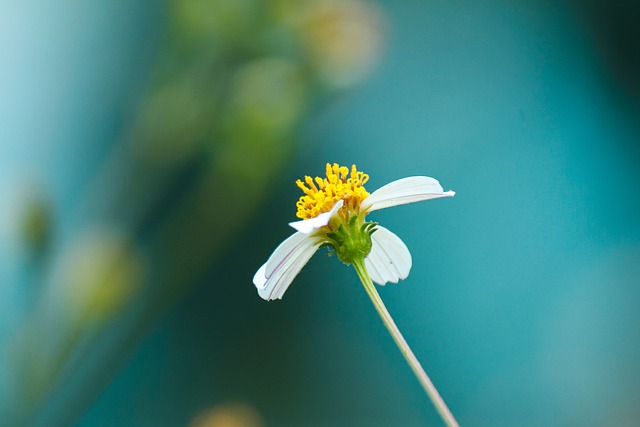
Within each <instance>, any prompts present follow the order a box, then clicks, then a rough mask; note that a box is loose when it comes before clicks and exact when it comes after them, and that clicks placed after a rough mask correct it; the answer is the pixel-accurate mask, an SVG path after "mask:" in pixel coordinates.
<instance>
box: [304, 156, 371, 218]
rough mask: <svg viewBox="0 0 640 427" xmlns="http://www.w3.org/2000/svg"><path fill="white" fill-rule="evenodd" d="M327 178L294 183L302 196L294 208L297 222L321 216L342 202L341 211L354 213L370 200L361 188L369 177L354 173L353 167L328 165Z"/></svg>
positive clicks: (354, 166) (361, 173) (362, 173)
mask: <svg viewBox="0 0 640 427" xmlns="http://www.w3.org/2000/svg"><path fill="white" fill-rule="evenodd" d="M326 175H327V177H326V178H321V177H319V176H318V177H316V178H315V179H313V178H311V177H310V176H305V177H304V182H303V181H302V180H300V179H299V180H297V181H296V185H297V186H298V187H300V189H301V190H302V191H303V192H304V196H301V197H300V199H299V200H298V202H297V203H296V206H297V207H298V212H297V213H296V216H297V217H298V218H300V219H311V218H315V217H316V216H318V215H320V214H321V213H323V212H329V211H330V210H331V208H332V207H333V205H335V204H336V202H337V201H338V200H341V199H342V200H344V206H343V207H342V208H341V211H342V210H346V211H353V212H357V211H358V209H359V206H360V203H361V202H362V201H363V200H364V199H366V198H367V197H369V193H367V190H365V188H364V187H363V185H364V184H365V183H366V182H367V181H368V180H369V175H367V174H366V173H364V172H360V171H358V170H357V169H356V165H353V166H351V174H349V168H348V167H346V166H340V165H338V164H337V163H334V164H333V165H331V164H329V163H327V168H326Z"/></svg>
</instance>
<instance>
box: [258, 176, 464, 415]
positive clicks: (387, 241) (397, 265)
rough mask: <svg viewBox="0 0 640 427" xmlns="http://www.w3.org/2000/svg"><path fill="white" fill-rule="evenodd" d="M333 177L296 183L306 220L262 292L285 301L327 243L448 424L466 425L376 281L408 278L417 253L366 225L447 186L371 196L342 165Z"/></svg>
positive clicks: (261, 280)
mask: <svg viewBox="0 0 640 427" xmlns="http://www.w3.org/2000/svg"><path fill="white" fill-rule="evenodd" d="M325 175H326V176H325V177H316V178H311V177H310V176H305V177H304V181H303V180H298V181H297V182H296V184H297V185H298V187H300V189H301V190H302V191H303V193H304V194H303V195H302V196H301V197H300V199H299V200H298V202H297V203H296V206H297V208H298V212H297V213H296V216H297V217H298V218H300V220H299V221H295V222H291V223H289V225H290V226H291V227H293V228H294V229H295V230H296V232H295V233H293V234H292V235H291V236H289V237H288V238H287V239H285V240H284V241H283V242H282V243H281V244H280V245H279V246H278V247H277V248H276V250H275V251H273V253H272V254H271V256H270V257H269V259H268V260H267V262H266V263H265V264H263V265H262V267H260V269H258V271H257V272H256V274H255V275H254V276H253V283H254V285H255V286H256V288H257V289H258V294H259V295H260V297H262V298H263V299H265V300H273V299H281V298H282V296H283V295H284V293H285V292H286V290H287V289H288V288H289V285H291V282H292V281H293V279H294V278H295V277H296V276H297V275H298V273H299V272H300V270H302V267H304V266H305V264H306V263H307V262H308V261H309V259H311V257H312V256H313V254H314V253H316V251H317V250H318V249H319V248H321V247H322V246H327V247H329V248H330V249H331V250H332V251H333V252H334V253H335V254H336V255H337V257H338V258H339V259H340V260H341V261H342V262H343V263H345V264H347V265H353V267H354V268H355V270H356V272H357V273H358V277H359V278H360V280H361V281H362V284H363V286H364V288H365V290H366V292H367V294H368V295H369V298H370V299H371V301H372V302H373V305H374V306H375V308H376V310H377V311H378V314H379V315H380V317H381V318H382V320H383V322H384V324H385V326H386V327H387V329H388V330H389V332H390V333H391V336H392V337H393V339H394V340H395V342H396V345H397V346H398V347H399V349H400V351H401V352H402V354H403V356H404V357H405V359H406V360H407V362H408V363H409V366H410V367H411V369H412V370H413V372H414V374H415V375H416V377H417V378H418V381H420V384H421V385H422V387H423V388H424V389H425V391H426V392H427V394H428V396H429V397H430V398H431V401H432V402H433V403H434V405H435V407H436V409H437V410H438V412H439V414H440V416H441V417H442V419H443V421H444V422H445V423H446V424H447V425H448V426H450V427H455V426H458V423H457V422H456V420H455V418H454V417H453V415H452V414H451V411H450V410H449V408H448V407H447V405H446V404H445V403H444V400H443V399H442V397H440V394H439V393H438V391H437V390H436V388H435V386H434V385H433V383H432V382H431V380H430V379H429V377H428V376H427V374H426V372H425V371H424V369H423V368H422V366H421V365H420V362H419V361H418V359H417V358H416V357H415V355H414V354H413V352H412V351H411V349H410V348H409V345H408V344H407V342H406V341H405V339H404V337H403V336H402V334H401V333H400V330H399V329H398V327H397V326H396V324H395V322H394V321H393V318H392V317H391V315H390V314H389V312H388V311H387V309H386V307H385V305H384V303H383V302H382V299H381V298H380V296H379V295H378V292H377V290H376V288H375V286H374V285H373V282H375V283H377V284H379V285H384V284H386V283H387V282H392V283H398V281H399V280H400V279H406V278H407V276H408V275H409V271H410V270H411V264H412V261H411V253H410V252H409V250H408V249H407V246H406V245H405V244H404V243H403V242H402V240H400V238H399V237H398V236H396V235H395V234H393V233H392V232H391V231H389V230H387V229H386V228H384V227H382V226H380V225H378V224H377V223H375V222H370V221H366V216H367V215H368V214H369V213H371V212H374V211H377V210H380V209H385V208H390V207H392V206H398V205H404V204H407V203H414V202H420V201H423V200H430V199H437V198H440V197H451V196H453V195H455V192H453V191H444V190H443V189H442V186H440V183H439V182H438V181H437V180H436V179H434V178H429V177H426V176H411V177H407V178H402V179H399V180H397V181H393V182H390V183H389V184H387V185H384V186H382V187H380V188H379V189H377V190H376V191H374V192H373V193H371V194H369V193H368V192H367V190H366V189H365V188H364V184H366V183H367V181H368V180H369V176H368V175H367V174H365V173H364V172H361V171H358V170H357V168H356V166H355V165H353V166H351V169H349V168H347V167H346V166H340V165H338V164H336V163H334V164H329V163H327V165H326V174H325Z"/></svg>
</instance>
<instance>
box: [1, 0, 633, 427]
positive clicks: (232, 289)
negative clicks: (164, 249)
mask: <svg viewBox="0 0 640 427" xmlns="http://www.w3.org/2000/svg"><path fill="white" fill-rule="evenodd" d="M379 4H380V5H381V7H382V11H383V13H384V16H385V19H386V22H387V25H386V31H387V34H386V37H387V39H386V43H387V45H386V52H385V55H384V57H383V59H382V60H381V62H380V64H379V65H378V66H377V68H376V70H375V72H374V73H373V74H372V75H371V76H370V78H369V79H368V80H367V81H366V82H364V83H363V84H362V85H361V86H360V87H358V88H356V89H353V90H351V91H349V92H347V93H346V94H343V95H341V96H340V97H339V98H338V99H337V101H336V102H334V103H332V104H331V106H330V107H329V108H327V109H324V110H323V111H321V112H318V113H317V114H316V115H314V116H313V117H312V118H311V120H310V121H309V122H308V123H307V124H306V126H305V127H304V129H303V131H302V133H303V135H302V137H301V140H300V141H299V144H298V146H297V151H296V153H295V155H294V157H293V158H292V159H291V161H290V162H289V163H288V166H287V167H286V168H285V170H284V172H283V173H282V174H281V175H280V176H279V177H278V178H277V179H274V180H273V182H270V183H269V194H268V197H267V199H266V202H264V203H263V204H262V208H261V210H260V212H259V214H258V215H256V216H254V217H253V219H252V220H251V222H250V223H249V224H248V225H246V227H244V229H243V230H242V232H241V233H240V236H239V238H237V239H235V240H234V241H233V242H232V244H231V245H230V246H229V247H228V251H227V252H226V254H225V255H224V256H223V258H222V259H221V260H220V261H219V262H217V263H216V265H215V266H212V268H211V271H210V272H209V273H208V274H207V277H206V279H205V280H202V281H201V283H199V285H198V286H197V287H196V288H195V289H193V290H191V291H190V292H189V293H188V294H187V295H186V296H185V297H184V298H182V299H181V300H180V301H179V302H178V303H177V304H176V305H175V306H174V307H173V308H172V309H171V310H170V311H169V312H168V313H166V314H165V315H164V316H162V317H161V318H160V320H159V322H158V323H157V324H156V325H155V326H154V327H153V328H151V331H150V333H149V334H148V336H147V337H146V338H145V339H144V340H143V341H142V342H140V344H139V345H138V346H137V347H136V348H135V350H134V351H133V352H132V353H131V354H130V356H129V357H128V358H127V360H126V361H125V363H124V364H123V366H122V367H121V370H120V371H119V372H117V374H116V375H115V376H114V377H113V379H112V380H111V381H110V382H109V383H108V385H107V387H106V388H105V389H104V391H103V392H102V393H101V394H100V396H99V397H98V399H97V400H96V401H95V402H93V403H91V404H90V405H89V406H88V408H87V409H86V411H81V412H83V415H82V416H81V418H80V420H79V421H78V423H77V425H80V426H86V427H89V426H165V425H166V426H174V425H188V423H189V421H190V420H191V419H192V418H193V417H194V416H195V415H196V414H197V413H198V412H200V411H201V410H203V409H205V408H207V407H211V406H215V405H219V404H221V403H224V402H229V401H240V402H244V403H247V404H249V405H251V406H253V407H255V408H256V409H257V410H258V412H259V413H260V414H261V416H262V417H263V419H264V422H265V425H268V426H276V427H281V426H292V427H293V426H305V427H307V426H308V427H315V426H318V427H320V426H337V427H339V426H370V427H375V426H381V427H382V426H421V425H440V424H439V423H440V421H439V419H438V417H437V414H436V412H435V410H434V409H433V407H432V406H431V404H430V403H429V401H428V399H427V398H426V396H424V394H423V392H422V390H421V388H420V386H419V384H418V383H417V381H416V380H415V378H414V377H413V376H412V374H411V371H410V370H409V368H408V367H407V366H406V364H405V362H404V360H403V359H402V357H401V355H400V353H399V352H398V351H397V349H396V348H395V346H394V344H393V342H392V340H391V338H390V337H389V336H388V334H387V332H386V330H385V329H384V327H383V325H382V323H381V321H380V320H379V318H378V317H377V314H376V312H375V310H374V309H373V307H372V306H371V304H370V303H369V301H368V299H367V298H366V294H365V292H364V291H363V289H362V287H361V285H360V284H359V283H358V281H357V277H356V275H355V272H354V271H353V270H352V269H350V268H347V267H345V266H343V265H341V264H340V263H339V262H338V261H337V259H335V257H333V258H328V257H326V256H325V254H324V252H319V253H318V254H317V255H316V256H315V257H314V258H313V259H312V260H311V261H310V263H309V264H308V265H307V266H306V267H305V269H304V270H303V271H302V273H301V274H300V275H299V276H298V278H297V279H296V280H295V281H294V283H293V284H292V286H291V288H290V289H289V291H288V292H287V294H286V295H285V297H284V299H283V300H282V301H276V302H270V303H267V302H265V301H262V300H261V299H260V298H259V297H258V295H257V293H256V291H255V289H254V287H253V285H252V284H251V278H252V276H253V274H254V272H255V270H256V269H257V268H258V267H259V266H260V265H261V264H262V263H263V262H264V261H265V260H266V258H267V257H268V256H269V254H270V253H271V251H272V250H273V249H274V248H275V247H276V246H277V244H278V243H279V242H280V241H282V240H283V239H284V238H286V237H287V236H288V235H289V234H291V232H292V231H291V229H290V228H289V227H288V226H287V222H288V221H291V220H294V219H295V218H294V214H295V209H294V205H295V201H296V200H297V197H298V196H299V194H298V190H297V189H296V187H295V185H294V181H295V179H297V178H299V177H301V176H303V175H305V174H310V175H317V174H318V175H319V174H320V173H321V172H322V171H323V168H324V163H325V162H338V163H342V164H347V165H349V164H351V163H356V164H357V165H358V167H359V168H360V169H362V170H364V171H366V172H367V173H368V174H369V175H370V177H371V179H370V182H369V184H368V185H367V188H368V189H369V190H370V191H372V190H374V189H376V188H378V187H380V186H382V185H384V184H385V183H387V182H390V181H392V180H394V179H398V178H401V177H404V176H409V175H428V176H433V177H436V178H437V179H439V180H440V182H441V183H442V184H443V186H444V188H445V190H448V189H452V190H455V191H456V192H457V194H456V196H455V197H454V198H452V199H443V200H435V201H429V202H425V203H420V204H415V205H409V206H402V207H397V208H393V209H389V210H385V211H381V212H376V213H375V214H372V215H371V218H372V219H373V220H375V221H378V222H379V223H381V224H382V225H384V226H385V227H387V228H389V229H390V230H392V231H393V232H395V233H396V234H398V235H399V236H400V237H401V238H402V239H403V240H404V242H405V243H406V244H407V246H408V247H409V249H410V250H411V253H412V256H413V268H412V271H411V274H410V276H409V277H408V279H407V280H405V281H402V282H401V283H400V284H398V285H388V286H386V287H385V288H381V289H380V293H381V295H382V298H383V300H384V301H385V303H386V304H387V307H388V309H389V311H390V312H391V313H392V315H393V316H394V318H395V320H396V323H397V324H398V326H399V327H400V329H401V330H402V331H403V333H404V334H405V337H406V339H407V341H408V342H409V343H410V345H411V346H412V348H413V350H414V352H415V353H416V355H417V356H418V358H419V359H420V360H421V362H422V363H423V365H424V367H425V369H426V371H427V372H428V373H429V374H430V375H431V377H432V379H433V381H434V383H435V384H436V386H437V387H438V389H439V390H440V392H441V394H442V395H443V397H444V399H445V400H446V401H447V403H448V404H449V406H450V408H451V409H452V411H453V413H454V414H455V415H456V417H457V418H458V420H459V421H460V424H461V425H463V426H523V427H526V426H572V425H580V426H602V425H616V426H633V425H637V423H638V421H637V420H638V418H639V416H640V410H639V409H638V408H640V375H639V374H638V372H640V369H639V368H640V366H639V361H640V357H639V356H640V354H639V351H640V335H639V327H640V311H639V310H638V309H637V307H638V304H639V303H640V288H639V286H640V215H638V213H639V212H640V196H639V193H638V183H640V169H639V168H638V159H639V154H640V152H639V148H640V121H639V120H638V117H639V115H638V112H639V109H638V108H639V107H638V97H637V94H634V93H633V91H632V90H631V89H629V86H628V85H625V84H624V81H621V80H619V79H618V77H619V75H618V74H616V72H615V68H612V64H611V62H610V61H609V57H607V55H606V54H605V53H603V52H602V50H601V47H602V46H601V45H599V44H598V42H597V37H596V36H597V33H596V35H595V36H594V33H593V32H592V30H593V27H590V25H589V21H588V20H584V19H583V18H584V16H583V15H582V13H583V12H585V10H586V11H589V9H588V7H586V6H584V4H580V3H571V4H555V3H550V2H543V3H538V2H526V1H518V2H502V1H492V2H483V3H476V2H468V1H430V2H419V1H405V2H390V1H381V2H379ZM585 4H586V3H585ZM42 6H43V5H40V4H39V5H38V7H37V8H36V7H35V6H33V7H32V8H31V7H28V6H18V8H19V13H17V12H14V13H15V15H14V16H15V17H16V18H15V19H17V21H16V22H17V24H16V26H15V27H13V28H8V27H7V26H0V27H4V32H5V34H9V36H11V35H14V36H15V37H20V38H24V37H34V39H35V41H31V42H30V41H29V40H28V39H20V41H16V46H21V48H20V49H21V51H20V52H21V53H20V54H19V55H18V57H19V58H22V61H23V62H21V63H17V64H16V63H15V62H11V63H6V64H7V65H5V66H4V67H2V68H3V70H4V73H3V74H0V89H1V90H2V92H4V93H5V95H4V96H1V97H0V120H2V125H1V126H0V141H1V142H2V143H1V144H0V150H1V151H0V177H4V178H3V180H4V181H5V182H10V183H11V182H15V180H16V179H19V178H22V177H23V176H24V175H25V170H27V171H28V172H27V173H26V175H29V176H33V175H35V176H37V178H38V179H39V180H41V181H43V182H45V183H46V185H45V187H46V188H47V189H48V190H49V191H50V194H51V197H52V198H53V199H54V200H56V201H57V205H58V206H60V207H61V211H60V212H59V218H61V220H62V228H61V230H62V231H61V232H60V233H61V235H63V236H64V235H65V233H66V232H70V231H69V230H72V229H73V228H74V227H75V226H76V223H75V222H74V217H73V215H74V212H75V211H74V209H73V206H74V203H76V202H77V199H78V197H79V196H78V194H79V193H80V189H81V188H82V186H83V182H84V180H85V179H86V177H87V176H88V175H89V174H90V173H91V170H92V168H93V167H94V165H95V164H96V163H97V161H98V159H99V158H101V156H103V155H104V153H105V152H106V148H105V147H106V146H107V145H108V141H109V140H110V139H111V138H113V136H114V134H116V133H117V132H118V130H117V129H119V128H120V126H121V124H122V123H121V117H122V116H121V115H122V114H124V113H122V111H123V110H124V111H126V110H127V108H130V107H129V105H130V103H131V99H132V98H134V97H135V96H136V94H137V90H138V89H137V87H138V85H140V84H141V80H142V79H143V78H144V76H145V72H146V70H147V69H148V67H149V65H148V64H147V62H148V61H150V58H151V57H152V53H151V52H152V51H153V47H154V46H155V44H154V43H155V38H154V37H155V34H157V32H159V31H160V29H159V28H161V16H162V15H161V12H160V11H157V12H154V11H153V9H154V8H155V7H156V6H155V5H151V4H149V3H148V2H147V3H143V2H134V3H130V4H129V3H128V4H127V5H120V4H116V3H115V2H111V3H109V2H108V3H106V5H103V6H97V5H93V6H88V5H82V6H79V5H75V6H74V8H73V10H74V11H73V13H72V12H71V10H72V8H71V6H67V7H68V8H69V9H65V8H62V9H56V10H43V9H42V8H41V7H42ZM4 7H5V8H8V6H6V5H5V6H4ZM0 10H1V8H0ZM12 10H14V11H15V9H12ZM45 17H46V19H45ZM79 17H81V19H80V21H81V22H84V24H83V25H72V24H73V23H76V22H79V21H78V18H79ZM4 19H6V18H4ZM38 19H40V20H42V21H43V22H47V23H49V25H51V26H53V28H49V27H47V26H42V25H39V22H38ZM27 22H29V23H30V24H31V26H30V27H28V28H27V27H23V26H22V25H23V24H25V23H27ZM114 23H117V25H115V24H114ZM63 29H65V30H64V31H63ZM0 31H2V30H0ZM5 40H9V39H5ZM33 43H35V45H34V44H33ZM8 46H13V45H12V44H11V43H10V42H8V41H5V42H4V43H1V44H0V53H1V52H2V50H1V49H5V55H7V53H6V51H7V50H8V49H9V47H8ZM51 49H55V52H56V57H55V60H53V59H50V60H47V59H46V57H44V59H43V58H42V57H33V56H32V54H31V52H34V51H37V52H45V51H46V52H51ZM97 52H100V53H97ZM52 55H53V54H52ZM94 56H95V57H96V58H99V59H100V61H99V62H98V63H97V65H95V68H86V67H83V64H86V62H85V61H86V58H87V57H94ZM38 61H45V64H44V65H45V66H42V64H41V63H40V62H38ZM51 64H56V66H57V67H58V68H55V67H54V68H53V69H52V68H51ZM614 65H615V64H614ZM125 70H127V72H125ZM34 82H37V84H36V83H34ZM97 87H101V88H102V89H101V90H99V91H98V89H96V88H97ZM91 91H93V92H91ZM47 100H48V102H45V101H47ZM40 101H42V102H40ZM52 103H54V104H55V106H54V105H53V104H52ZM38 106H39V107H38ZM36 107H37V108H36ZM36 124H37V126H36ZM11 191H13V189H11V188H7V185H4V186H3V187H2V190H0V195H2V194H9V193H11ZM220 206H221V208H222V209H224V201H223V200H221V201H220ZM221 226H224V225H223V224H221ZM5 237H6V236H5ZM4 242H5V243H3V245H2V246H0V255H2V259H3V261H2V266H3V267H5V268H3V269H2V271H0V279H2V281H3V282H5V283H6V282H8V281H11V280H19V278H20V277H22V275H28V274H29V272H28V271H25V270H24V269H23V268H21V267H20V262H19V260H18V259H17V258H16V255H15V251H13V250H12V246H11V239H10V238H5V239H4ZM6 289H8V288H6ZM0 295H1V298H2V300H3V301H5V302H4V303H3V305H2V306H3V307H8V306H9V305H11V306H13V307H14V308H13V309H11V308H9V309H6V310H5V311H4V312H3V314H2V318H3V320H2V323H3V326H2V327H1V328H0V338H5V337H7V336H9V335H10V333H11V331H12V330H14V329H15V328H16V327H17V325H18V324H19V321H20V314H19V312H18V310H17V309H16V308H15V307H16V306H20V304H21V302H20V301H22V300H24V298H25V296H24V295H22V294H21V293H18V292H14V291H11V292H9V291H6V290H4V289H3V290H2V294H0ZM40 424H41V425H47V421H46V417H45V418H44V419H41V420H40Z"/></svg>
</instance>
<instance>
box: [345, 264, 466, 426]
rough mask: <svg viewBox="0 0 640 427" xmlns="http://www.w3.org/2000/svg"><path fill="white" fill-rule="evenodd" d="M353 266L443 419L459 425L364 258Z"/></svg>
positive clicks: (447, 423)
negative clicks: (375, 281) (377, 284)
mask: <svg viewBox="0 0 640 427" xmlns="http://www.w3.org/2000/svg"><path fill="white" fill-rule="evenodd" d="M353 266H354V267H355V269H356V272H357V273H358V277H360V280H361V281H362V284H363V285H364V289H365V290H366V291H367V294H368V295H369V298H371V302H373V305H374V306H375V308H376V310H378V314H379V315H380V317H381V318H382V321H383V322H384V324H385V326H386V327H387V329H388V330H389V333H391V336H392V337H393V340H394V341H395V342H396V345H397V346H398V348H399V349H400V352H402V354H403V355H404V358H405V359H406V360H407V363H409V366H410V367H411V369H412V370H413V373H414V374H415V375H416V377H418V381H420V384H421V385H422V388H424V390H425V391H426V392H427V395H428V396H429V398H430V399H431V401H432V402H433V404H434V405H435V407H436V410H437V411H438V413H439V414H440V416H441V417H442V420H443V421H444V422H445V424H446V425H447V426H449V427H459V424H458V422H457V421H456V419H455V418H454V417H453V414H452V413H451V411H450V410H449V408H448V407H447V404H446V403H444V400H443V399H442V397H441V396H440V393H438V390H437V389H436V387H435V386H434V385H433V383H432V382H431V380H430V379H429V376H428V375H427V373H426V372H425V371H424V369H423V368H422V365H420V362H419V361H418V359H417V358H416V356H415V355H414V354H413V352H412V351H411V348H410V347H409V344H407V342H406V341H405V339H404V337H403V336H402V334H401V333H400V330H399V329H398V327H397V326H396V324H395V322H394V321H393V318H392V317H391V314H389V311H387V308H386V307H385V306H384V303H383V302H382V299H381V298H380V295H379V294H378V291H377V290H376V288H375V285H374V284H373V282H372V281H371V277H370V276H369V272H368V271H367V268H366V267H365V265H364V260H359V261H354V263H353Z"/></svg>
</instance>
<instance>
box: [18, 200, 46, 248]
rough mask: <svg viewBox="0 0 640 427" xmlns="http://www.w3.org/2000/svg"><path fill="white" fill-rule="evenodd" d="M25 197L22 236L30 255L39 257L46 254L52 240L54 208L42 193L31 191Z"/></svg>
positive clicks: (21, 227)
mask: <svg viewBox="0 0 640 427" xmlns="http://www.w3.org/2000/svg"><path fill="white" fill-rule="evenodd" d="M25 197H26V201H25V205H24V207H23V212H22V215H21V218H20V220H21V223H20V230H21V235H22V238H23V241H24V243H25V245H26V247H27V249H28V251H29V252H30V254H31V255H33V256H35V257H39V256H41V255H43V254H44V253H45V252H46V250H47V248H48V246H49V242H50V239H51V227H52V226H53V213H52V207H51V204H50V201H49V200H48V199H47V198H46V197H45V196H44V194H42V193H40V192H37V191H31V192H29V194H28V195H26V196H25Z"/></svg>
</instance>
